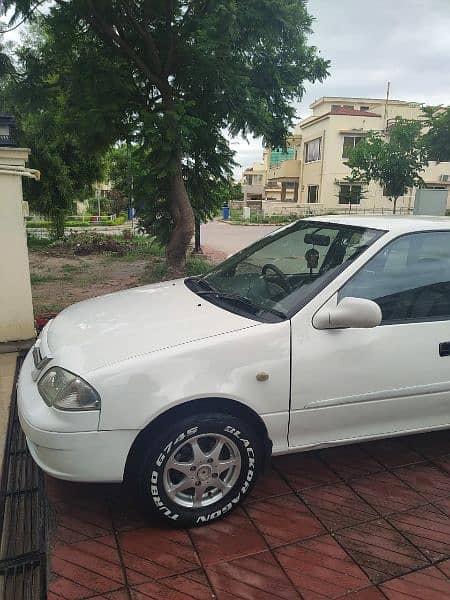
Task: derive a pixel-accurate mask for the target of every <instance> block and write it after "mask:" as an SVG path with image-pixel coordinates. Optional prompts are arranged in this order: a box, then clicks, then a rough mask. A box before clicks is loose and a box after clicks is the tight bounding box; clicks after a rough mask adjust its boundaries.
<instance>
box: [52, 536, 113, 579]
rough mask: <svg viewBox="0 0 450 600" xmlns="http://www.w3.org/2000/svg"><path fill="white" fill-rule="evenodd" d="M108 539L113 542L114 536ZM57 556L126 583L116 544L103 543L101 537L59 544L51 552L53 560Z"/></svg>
mask: <svg viewBox="0 0 450 600" xmlns="http://www.w3.org/2000/svg"><path fill="white" fill-rule="evenodd" d="M107 540H108V542H109V543H112V542H113V540H114V538H113V537H112V536H111V537H108V538H107ZM55 557H56V558H59V559H62V560H64V561H67V562H69V563H71V564H73V565H77V566H79V567H85V568H86V569H88V570H89V571H93V572H94V573H98V574H99V575H102V576H104V577H107V578H109V579H111V580H112V581H115V582H117V584H118V585H120V584H121V585H125V579H124V575H123V570H122V566H121V562H120V556H119V552H118V550H117V547H115V545H114V546H113V547H111V546H108V545H106V544H104V543H102V542H101V539H100V541H97V540H89V541H87V542H79V543H76V544H71V545H64V544H59V545H58V546H57V547H56V548H54V549H53V552H52V554H51V559H52V560H53V559H54V558H55ZM116 587H118V586H116Z"/></svg>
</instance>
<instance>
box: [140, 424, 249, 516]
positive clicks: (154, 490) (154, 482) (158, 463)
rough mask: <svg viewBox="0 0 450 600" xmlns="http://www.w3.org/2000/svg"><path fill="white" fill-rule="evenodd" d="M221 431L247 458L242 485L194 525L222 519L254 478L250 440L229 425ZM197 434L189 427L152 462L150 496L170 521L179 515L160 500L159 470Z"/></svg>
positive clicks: (197, 429) (196, 428)
mask: <svg viewBox="0 0 450 600" xmlns="http://www.w3.org/2000/svg"><path fill="white" fill-rule="evenodd" d="M223 431H224V432H225V433H226V434H228V436H230V437H232V438H234V440H235V441H237V442H238V443H239V445H240V447H241V448H242V450H243V452H242V453H243V454H245V455H246V458H247V463H248V466H247V473H246V475H245V477H244V480H243V483H242V484H241V487H240V490H239V492H238V494H237V495H235V496H234V497H233V498H231V499H228V502H227V503H226V504H225V505H224V506H222V507H221V508H219V509H218V508H215V507H213V506H212V507H211V509H213V510H211V512H209V513H205V514H202V515H199V516H198V517H197V519H196V521H195V522H196V524H201V523H209V522H210V521H214V520H215V519H218V518H220V517H222V516H223V515H224V514H226V513H227V512H229V511H230V510H232V509H233V508H234V506H235V505H236V504H238V503H239V502H240V501H241V498H242V497H243V496H244V495H245V494H246V493H247V492H248V490H249V488H250V483H251V482H252V481H253V479H254V476H255V468H256V460H255V451H254V450H253V447H252V445H251V442H250V440H248V439H247V438H246V437H244V435H243V434H242V432H241V431H240V430H238V429H236V428H235V427H233V426H231V425H226V426H224V428H223ZM198 433H199V427H198V426H197V427H190V428H188V429H186V430H185V431H182V432H180V433H178V435H176V436H175V437H174V439H173V440H170V441H168V442H167V443H166V444H165V445H164V448H163V449H162V451H161V452H160V453H159V455H158V456H157V458H156V460H155V462H154V467H153V469H152V472H151V477H150V483H151V485H150V495H151V497H152V499H153V502H154V504H155V506H156V507H157V509H158V511H161V512H162V513H163V514H164V515H165V516H166V517H167V518H169V519H171V520H177V519H178V518H179V517H180V515H179V514H178V513H177V512H175V511H174V510H172V509H171V508H169V507H168V506H167V505H166V504H165V503H164V502H163V500H162V499H161V494H160V491H161V490H160V489H159V487H160V486H161V485H162V483H161V477H160V475H162V473H161V472H160V470H161V467H163V465H164V463H165V461H166V460H167V458H168V456H169V454H171V453H172V452H173V451H174V449H175V448H176V447H177V446H178V445H181V444H182V443H184V442H186V441H188V440H189V438H191V437H193V436H194V435H196V434H198ZM205 435H206V433H205Z"/></svg>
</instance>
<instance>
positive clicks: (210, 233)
mask: <svg viewBox="0 0 450 600" xmlns="http://www.w3.org/2000/svg"><path fill="white" fill-rule="evenodd" d="M278 227H279V225H227V224H226V223H221V222H220V221H210V222H209V223H206V224H204V225H202V229H201V234H200V235H201V243H202V246H205V247H207V248H211V249H213V250H217V251H219V252H223V253H224V254H226V255H228V254H234V253H235V252H238V250H242V248H245V247H246V246H249V245H250V244H252V243H253V242H256V241H257V240H259V239H261V238H262V237H263V236H264V235H266V234H267V233H270V232H271V231H273V230H274V229H277V228H278Z"/></svg>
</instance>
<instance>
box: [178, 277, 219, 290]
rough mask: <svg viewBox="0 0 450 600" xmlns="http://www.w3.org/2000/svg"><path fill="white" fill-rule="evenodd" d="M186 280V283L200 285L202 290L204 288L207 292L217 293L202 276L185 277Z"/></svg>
mask: <svg viewBox="0 0 450 600" xmlns="http://www.w3.org/2000/svg"><path fill="white" fill-rule="evenodd" d="M186 281H187V282H188V283H194V284H196V285H197V287H199V286H201V287H202V288H203V289H204V290H206V291H208V292H211V293H217V291H216V288H215V287H213V286H212V285H211V284H210V283H209V281H207V280H206V279H205V278H204V277H188V279H186ZM200 293H201V292H200Z"/></svg>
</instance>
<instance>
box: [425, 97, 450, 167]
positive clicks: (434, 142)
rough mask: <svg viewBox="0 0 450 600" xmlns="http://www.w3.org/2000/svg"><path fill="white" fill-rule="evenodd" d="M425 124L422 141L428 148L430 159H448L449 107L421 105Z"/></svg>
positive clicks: (449, 136)
mask: <svg viewBox="0 0 450 600" xmlns="http://www.w3.org/2000/svg"><path fill="white" fill-rule="evenodd" d="M423 112H424V113H425V116H426V120H425V125H426V126H427V132H426V133H425V134H424V143H425V144H426V146H427V147H428V149H429V158H430V160H435V161H437V162H446V161H450V107H447V108H443V107H441V106H425V107H423Z"/></svg>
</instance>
